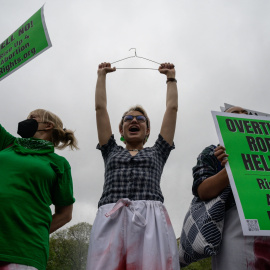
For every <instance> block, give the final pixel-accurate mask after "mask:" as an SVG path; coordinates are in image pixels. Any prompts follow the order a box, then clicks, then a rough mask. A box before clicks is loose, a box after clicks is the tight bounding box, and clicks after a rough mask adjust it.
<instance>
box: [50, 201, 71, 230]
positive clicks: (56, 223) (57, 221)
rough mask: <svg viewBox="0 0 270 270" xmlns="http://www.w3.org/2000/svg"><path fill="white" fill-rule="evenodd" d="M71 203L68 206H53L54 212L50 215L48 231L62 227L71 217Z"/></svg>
mask: <svg viewBox="0 0 270 270" xmlns="http://www.w3.org/2000/svg"><path fill="white" fill-rule="evenodd" d="M72 210H73V204H71V205H68V206H55V213H54V214H53V216H52V223H51V228H50V233H53V232H55V231H56V230H57V229H59V228H61V227H63V226H64V225H65V224H66V223H68V222H69V221H70V220H71V219H72Z"/></svg>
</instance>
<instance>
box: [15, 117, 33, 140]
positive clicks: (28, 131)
mask: <svg viewBox="0 0 270 270" xmlns="http://www.w3.org/2000/svg"><path fill="white" fill-rule="evenodd" d="M37 131H38V122H37V120H35V119H26V120H24V121H21V122H20V123H19V124H18V131H17V133H18V134H19V135H20V136H21V137H22V138H31V137H33V136H34V135H35V133H36V132H37Z"/></svg>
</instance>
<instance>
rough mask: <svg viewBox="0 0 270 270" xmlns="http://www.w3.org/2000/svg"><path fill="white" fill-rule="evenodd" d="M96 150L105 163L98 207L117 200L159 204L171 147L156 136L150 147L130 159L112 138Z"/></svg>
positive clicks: (130, 156) (126, 152)
mask: <svg viewBox="0 0 270 270" xmlns="http://www.w3.org/2000/svg"><path fill="white" fill-rule="evenodd" d="M97 149H99V150H101V152H102V156H103V159H104V163H105V183H104V186H103V193H102V196H101V198H100V200H99V203H98V207H100V206H102V205H104V204H108V203H115V202H117V201H118V200H119V199H121V198H129V199H130V200H153V201H161V202H162V203H163V201H164V198H163V195H162V192H161V189H160V179H161V174H162V171H163V167H164V165H165V163H166V161H167V158H168V156H169V154H170V152H171V150H172V149H174V145H172V146H170V145H169V144H168V143H167V142H166V141H165V140H164V139H163V137H162V136H161V135H159V137H158V139H157V140H156V142H155V145H154V146H153V147H146V148H144V149H142V150H141V151H139V153H137V154H136V155H135V156H132V155H131V154H130V153H129V151H128V150H127V149H125V148H123V147H122V146H118V145H117V144H116V142H115V139H114V136H113V135H112V136H111V138H110V139H109V141H108V143H107V144H105V145H103V146H100V145H98V146H97Z"/></svg>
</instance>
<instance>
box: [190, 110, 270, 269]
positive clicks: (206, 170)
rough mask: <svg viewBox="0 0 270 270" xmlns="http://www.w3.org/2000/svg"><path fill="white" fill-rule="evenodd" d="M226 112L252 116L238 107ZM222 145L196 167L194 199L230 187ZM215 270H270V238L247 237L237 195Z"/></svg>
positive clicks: (214, 261) (214, 262) (229, 211)
mask: <svg viewBox="0 0 270 270" xmlns="http://www.w3.org/2000/svg"><path fill="white" fill-rule="evenodd" d="M225 112H227V113H236V114H248V112H247V111H246V110H245V109H243V108H241V107H238V106H234V107H230V108H228V109H227V110H226V111H225ZM225 150H226V149H225V148H224V147H223V146H221V145H219V146H217V147H216V146H215V145H210V146H208V147H206V148H205V149H204V150H203V151H202V152H201V154H200V155H199V156H198V158H197V164H196V166H195V167H193V169H192V171H193V179H194V181H193V187H192V191H193V195H195V196H198V197H199V198H200V199H201V200H204V201H206V200H211V199H213V198H215V197H217V196H218V195H219V194H220V193H221V192H222V191H223V190H224V189H225V188H226V187H228V185H229V178H228V174H227V171H226V168H225V164H226V163H227V162H228V155H227V154H226V152H225ZM212 269H213V270H228V269H230V270H267V269H270V237H253V236H243V232H242V227H241V223H240V219H239V215H238V212H237V209H236V204H235V200H234V197H233V193H232V192H231V193H230V195H229V197H228V199H227V201H226V214H225V218H224V229H223V234H222V243H221V248H220V252H219V254H218V255H216V256H213V257H212Z"/></svg>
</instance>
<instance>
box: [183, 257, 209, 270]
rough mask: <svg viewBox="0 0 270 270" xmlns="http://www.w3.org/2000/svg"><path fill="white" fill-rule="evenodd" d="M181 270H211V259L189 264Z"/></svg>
mask: <svg viewBox="0 0 270 270" xmlns="http://www.w3.org/2000/svg"><path fill="white" fill-rule="evenodd" d="M181 269H183V270H211V269H212V266H211V257H209V258H206V259H203V260H200V261H198V262H194V263H191V264H190V265H188V266H186V267H183V268H181Z"/></svg>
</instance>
